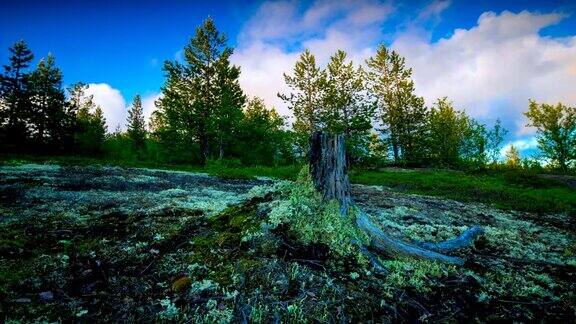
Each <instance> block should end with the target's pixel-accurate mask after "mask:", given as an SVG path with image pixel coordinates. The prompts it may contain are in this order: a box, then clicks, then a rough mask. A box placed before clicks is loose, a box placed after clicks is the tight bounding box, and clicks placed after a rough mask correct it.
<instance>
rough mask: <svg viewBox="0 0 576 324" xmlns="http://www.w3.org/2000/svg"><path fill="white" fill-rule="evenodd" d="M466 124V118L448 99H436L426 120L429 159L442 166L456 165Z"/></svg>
mask: <svg viewBox="0 0 576 324" xmlns="http://www.w3.org/2000/svg"><path fill="white" fill-rule="evenodd" d="M467 124H468V118H467V116H466V115H465V114H464V113H463V112H461V111H457V110H456V109H455V108H454V106H453V104H452V102H450V101H449V100H448V98H446V97H444V98H440V99H438V101H437V102H436V103H435V104H434V107H433V108H432V109H431V111H430V115H429V118H428V125H429V126H428V127H429V130H428V134H429V135H428V150H429V157H430V159H431V160H432V161H433V162H434V163H435V164H438V165H443V166H455V165H456V164H457V162H458V161H459V159H460V152H461V150H462V146H463V143H464V137H465V134H464V133H465V132H466V127H467Z"/></svg>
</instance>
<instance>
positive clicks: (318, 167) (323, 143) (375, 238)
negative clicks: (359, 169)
mask: <svg viewBox="0 0 576 324" xmlns="http://www.w3.org/2000/svg"><path fill="white" fill-rule="evenodd" d="M310 173H311V176H312V181H313V182H314V186H315V188H316V190H318V192H320V193H321V194H322V197H323V198H324V199H325V200H326V201H330V200H334V199H335V200H337V201H338V202H339V203H340V208H341V209H340V210H341V214H342V216H343V217H346V216H348V213H349V212H350V211H353V212H355V213H356V215H355V216H356V224H357V225H358V227H359V228H360V229H362V230H363V231H364V232H366V234H367V235H368V237H369V238H370V242H369V243H368V246H363V245H361V246H360V250H361V251H362V252H364V253H365V254H366V255H367V256H368V258H369V259H370V261H371V262H372V264H373V265H374V267H375V268H377V269H380V270H383V268H382V267H381V265H380V264H379V262H378V259H377V258H376V257H374V255H372V254H371V252H370V250H376V251H378V252H382V253H384V254H386V255H389V256H390V255H391V256H401V257H412V258H419V259H426V260H434V261H440V262H445V263H450V264H455V265H462V264H464V260H463V259H462V258H459V257H454V256H448V255H445V254H442V253H449V252H452V251H455V250H458V249H461V248H465V247H467V246H469V245H471V244H472V243H473V242H474V240H475V239H476V237H477V236H478V235H480V234H482V233H483V232H484V231H483V229H482V228H480V227H476V226H474V227H472V228H470V229H468V230H466V231H465V232H464V233H462V234H461V235H460V236H458V237H457V238H455V239H452V240H448V241H444V242H439V243H431V242H410V243H408V242H405V241H402V240H400V239H397V238H395V237H393V236H391V235H389V234H387V233H385V232H384V231H383V230H382V229H381V228H380V227H379V226H378V225H376V224H375V223H373V222H372V221H371V219H370V216H369V215H368V214H366V213H364V212H363V211H362V210H361V209H360V208H358V207H357V206H354V203H353V200H352V195H351V187H350V181H349V179H348V171H347V166H346V148H345V145H344V136H343V135H342V134H337V135H331V134H328V133H325V132H321V131H317V132H314V133H313V134H312V137H311V138H310Z"/></svg>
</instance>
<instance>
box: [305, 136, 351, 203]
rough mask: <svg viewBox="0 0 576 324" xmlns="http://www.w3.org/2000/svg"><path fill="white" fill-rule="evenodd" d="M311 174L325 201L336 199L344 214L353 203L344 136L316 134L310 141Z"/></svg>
mask: <svg viewBox="0 0 576 324" xmlns="http://www.w3.org/2000/svg"><path fill="white" fill-rule="evenodd" d="M310 172H311V174H312V180H313V181H314V186H315V187H316V189H317V190H318V191H319V192H321V193H322V195H323V197H324V199H326V200H333V199H336V200H337V201H338V202H340V206H341V208H342V212H343V213H346V212H348V208H349V207H350V204H351V202H352V199H351V193H350V181H349V180H348V173H347V172H348V171H347V167H346V149H345V146H344V137H343V136H342V135H336V136H332V135H328V134H326V133H322V132H314V133H313V134H312V138H311V141H310Z"/></svg>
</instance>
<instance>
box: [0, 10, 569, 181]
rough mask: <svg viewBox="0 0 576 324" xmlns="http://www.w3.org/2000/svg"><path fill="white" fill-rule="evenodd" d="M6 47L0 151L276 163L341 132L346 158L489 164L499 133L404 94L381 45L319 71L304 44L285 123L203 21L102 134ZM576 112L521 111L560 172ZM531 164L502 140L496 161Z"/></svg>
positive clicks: (448, 107) (84, 102) (58, 85)
mask: <svg viewBox="0 0 576 324" xmlns="http://www.w3.org/2000/svg"><path fill="white" fill-rule="evenodd" d="M9 50H10V61H9V64H7V65H4V71H3V73H2V74H1V76H0V143H1V144H0V145H1V149H2V151H4V152H21V153H26V152H35V153H36V152H41V153H46V154H54V153H58V154H60V153H62V154H83V155H88V156H100V157H101V156H104V157H108V158H114V159H122V160H126V159H134V160H145V161H154V162H163V163H196V164H200V165H205V164H206V163H208V162H210V163H212V162H211V161H220V162H223V163H232V164H245V165H280V164H291V163H295V162H297V161H299V160H302V159H305V158H306V157H307V154H308V140H309V138H310V135H311V134H312V133H313V132H314V131H316V130H326V131H328V132H331V133H342V134H344V136H345V139H346V144H347V146H348V147H347V154H348V156H347V159H348V161H349V163H350V164H352V165H358V166H382V165H385V164H390V163H393V164H395V165H404V166H438V167H453V168H460V167H473V168H478V167H484V166H486V165H489V164H492V165H494V164H498V163H499V160H500V150H501V148H502V145H503V139H504V137H505V135H506V134H507V131H506V130H505V129H504V128H503V127H502V125H501V123H500V121H499V120H498V121H497V122H496V123H495V124H494V125H493V126H492V127H488V126H487V125H484V124H481V123H479V122H478V121H477V120H475V119H474V118H472V117H471V116H469V115H468V114H467V113H466V112H465V111H464V110H459V109H457V108H455V107H454V104H453V103H452V102H451V101H450V100H449V99H448V98H446V97H444V98H439V99H438V100H437V101H436V102H435V103H434V104H433V105H432V106H431V107H427V106H426V105H425V102H424V99H423V98H422V97H420V96H418V95H417V94H416V92H415V86H414V81H413V80H412V69H411V68H409V67H407V65H406V61H405V59H404V58H403V57H402V56H400V55H399V54H398V53H397V52H395V51H392V50H390V49H388V48H386V47H385V46H384V45H381V46H379V47H378V48H377V50H376V52H375V54H374V55H373V56H372V57H370V58H368V59H367V60H366V61H365V62H363V63H364V64H362V65H355V64H354V63H353V62H352V61H351V60H350V59H349V58H348V57H347V54H346V53H345V52H344V51H341V50H338V51H336V52H335V53H334V54H333V55H332V56H331V57H330V59H329V62H328V63H327V64H326V66H325V67H321V66H319V64H318V63H317V61H316V58H315V56H314V54H313V53H311V52H310V51H309V50H305V51H304V52H303V53H302V54H301V55H300V57H299V59H298V60H297V62H296V64H295V66H294V68H293V70H292V71H291V72H290V73H286V74H285V75H284V79H285V82H286V85H287V86H288V88H289V91H288V92H287V93H279V94H278V96H279V97H280V98H281V99H282V100H283V101H284V102H286V104H287V105H288V107H289V108H290V109H291V111H292V112H293V114H294V121H293V123H292V125H288V123H287V120H286V118H285V117H282V116H280V115H279V114H278V113H277V111H276V110H275V109H274V108H269V107H266V105H265V104H264V102H263V100H262V99H260V98H256V97H255V98H247V96H246V95H245V94H244V92H243V90H242V88H241V87H240V84H239V76H240V73H241V70H240V67H238V66H236V65H234V64H232V63H231V62H230V57H231V55H232V53H233V49H232V48H231V47H230V46H228V45H227V40H226V37H225V35H224V34H222V33H221V32H219V31H218V30H217V28H216V26H215V25H214V22H213V20H212V19H210V18H208V19H207V20H205V21H204V23H203V24H202V25H201V26H199V27H198V28H197V29H196V32H195V35H194V36H193V37H192V38H191V39H190V41H189V43H188V44H187V45H186V46H185V47H184V52H183V53H184V55H183V57H184V58H183V60H181V61H179V60H174V61H166V62H165V64H164V67H163V70H164V72H165V75H166V79H165V82H164V85H163V86H162V95H161V96H160V99H158V100H157V101H156V107H157V109H156V110H155V111H154V113H153V114H152V116H151V118H150V120H149V121H148V122H146V120H145V119H144V115H143V111H142V99H141V97H140V96H139V95H136V96H135V98H134V100H133V102H132V105H131V106H130V108H129V111H128V118H127V121H126V126H127V127H126V128H127V130H126V131H123V132H122V131H115V132H113V133H107V132H106V122H105V119H104V116H103V114H102V110H101V108H100V107H98V106H97V105H96V104H95V103H94V100H93V98H92V97H91V96H89V95H87V94H86V90H87V86H86V85H85V84H82V83H77V84H74V85H73V86H71V87H69V88H68V89H64V88H63V85H62V72H61V70H60V69H59V68H58V67H56V64H55V59H54V57H53V56H52V55H51V54H48V55H47V57H46V58H42V59H40V60H39V62H38V64H37V66H36V67H35V68H34V69H31V68H30V65H31V62H32V60H33V54H32V52H31V51H30V49H29V48H28V46H27V45H26V43H25V42H23V41H19V42H17V43H15V44H14V45H13V46H12V47H11V48H10V49H9ZM575 111H576V108H574V107H568V106H566V105H563V104H561V103H559V104H557V105H548V104H540V103H537V102H535V101H530V102H529V107H528V111H527V112H526V113H525V115H526V116H527V117H528V119H529V124H528V125H527V126H532V127H535V128H536V130H537V137H538V145H539V148H540V152H541V154H542V157H544V158H545V159H547V160H548V162H549V163H550V165H551V166H553V167H557V168H558V169H560V170H562V171H567V170H568V169H570V168H571V167H574V164H575V160H576V112H575ZM289 126H291V127H289ZM530 163H532V164H534V163H536V162H530ZM530 163H528V162H527V161H522V160H521V159H520V157H519V154H518V151H517V149H516V148H515V147H514V146H510V148H509V150H508V152H507V154H506V162H505V164H506V165H508V166H510V167H521V166H522V165H524V166H527V165H529V164H530Z"/></svg>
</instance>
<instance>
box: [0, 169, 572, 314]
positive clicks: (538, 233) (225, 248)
mask: <svg viewBox="0 0 576 324" xmlns="http://www.w3.org/2000/svg"><path fill="white" fill-rule="evenodd" d="M283 185H284V186H288V187H289V186H291V184H290V183H284V184H283ZM274 188H275V187H274V183H273V181H270V180H258V181H247V180H222V179H218V178H214V177H210V176H207V175H202V174H192V173H186V172H170V171H160V170H146V169H123V168H112V167H59V166H55V165H30V164H28V165H14V166H0V321H3V322H4V321H6V322H9V321H18V320H20V321H28V322H30V321H66V322H73V321H89V322H92V321H96V320H98V321H134V320H139V321H190V322H245V321H249V322H270V321H275V320H280V321H282V322H302V321H320V322H347V321H352V322H356V321H359V320H362V321H363V322H370V321H373V322H382V321H414V320H416V321H469V320H470V321H487V320H490V321H502V320H505V321H520V322H532V321H542V320H543V321H559V320H563V321H572V322H573V321H574V320H575V317H576V314H575V312H576V306H575V304H576V296H575V293H574V291H576V276H575V275H576V243H575V242H576V234H575V228H576V227H575V226H574V225H575V224H574V219H573V218H571V217H569V216H567V215H563V214H554V215H536V214H530V213H520V212H514V211H502V210H497V209H494V208H491V207H488V206H485V205H481V204H469V203H467V204H463V203H459V202H455V201H450V200H443V199H439V198H431V197H425V196H416V195H407V194H403V193H399V192H394V191H391V190H387V189H386V188H383V187H370V186H354V196H355V199H356V201H357V203H358V204H359V205H360V206H361V207H362V208H363V209H365V210H366V211H368V212H369V213H370V214H371V215H372V217H373V220H374V221H376V222H377V223H379V224H381V226H382V228H384V229H386V230H387V231H389V232H391V233H393V234H394V235H397V236H399V237H403V238H406V239H407V240H427V241H439V240H444V239H448V238H451V237H453V236H455V235H458V234H459V233H461V232H462V231H463V230H464V229H466V228H468V227H469V226H472V225H480V226H483V227H484V228H485V229H486V234H485V235H484V236H483V237H481V238H480V240H478V241H477V242H476V244H475V245H474V247H472V248H471V249H469V250H467V251H462V252H460V253H461V256H464V257H466V258H467V262H466V264H465V266H464V267H462V268H455V267H453V266H446V265H443V264H437V263H432V262H425V261H414V260H398V259H396V258H394V257H393V256H389V257H383V258H382V260H381V261H382V264H383V265H384V266H385V268H386V269H387V271H388V272H387V273H386V274H382V273H375V272H374V271H373V269H371V267H370V266H369V264H367V263H366V262H363V261H362V260H361V259H359V258H354V257H344V256H342V255H341V254H338V253H335V252H334V251H332V250H331V249H330V247H328V246H326V245H323V244H319V243H314V244H304V243H303V242H301V241H299V240H298V239H297V238H296V237H294V236H293V235H292V234H291V231H290V229H289V228H288V227H289V226H295V225H294V224H291V225H290V224H280V225H278V226H275V227H273V228H272V227H270V226H269V223H270V222H269V220H268V217H269V215H270V214H271V210H272V209H273V208H274V206H276V204H275V203H274V202H275V200H277V199H279V197H278V195H279V194H278V193H273V194H271V193H269V192H270V191H274ZM272 214H274V213H272Z"/></svg>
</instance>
